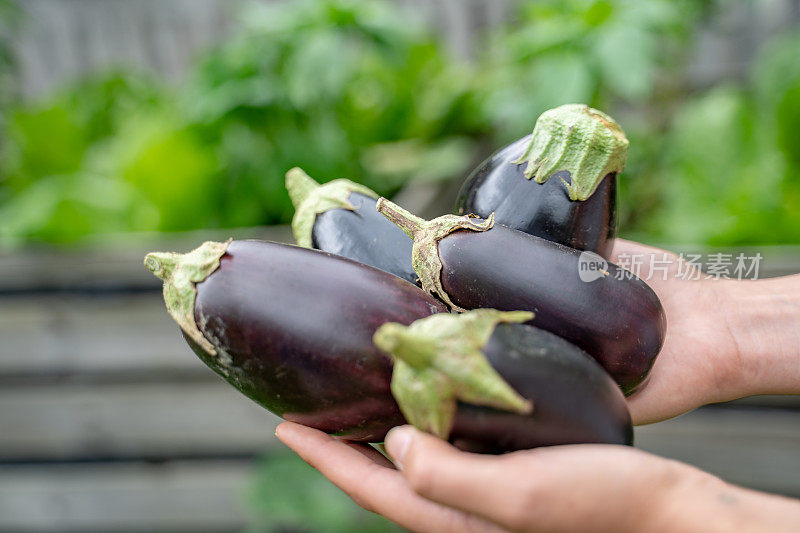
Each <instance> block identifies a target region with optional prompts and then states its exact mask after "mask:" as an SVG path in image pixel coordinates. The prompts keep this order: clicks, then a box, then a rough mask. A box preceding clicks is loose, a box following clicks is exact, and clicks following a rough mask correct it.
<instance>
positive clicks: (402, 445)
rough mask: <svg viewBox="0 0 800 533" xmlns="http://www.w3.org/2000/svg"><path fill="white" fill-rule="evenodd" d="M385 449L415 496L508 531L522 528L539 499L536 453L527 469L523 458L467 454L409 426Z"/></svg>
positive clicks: (399, 430)
mask: <svg viewBox="0 0 800 533" xmlns="http://www.w3.org/2000/svg"><path fill="white" fill-rule="evenodd" d="M386 448H387V450H388V452H389V455H390V456H391V457H392V458H393V459H394V460H395V463H396V464H398V466H399V468H400V470H401V472H402V473H403V476H404V477H405V478H406V479H407V480H408V483H409V485H410V486H411V488H412V489H413V490H414V492H416V493H417V494H419V495H420V496H423V497H425V498H427V499H429V500H433V501H435V502H438V503H440V504H442V505H446V506H449V507H453V508H456V509H460V510H462V511H465V512H470V513H474V514H476V515H479V516H482V517H483V518H485V519H487V520H490V521H492V522H495V523H498V524H500V525H501V526H504V527H506V528H509V529H514V530H515V529H520V528H521V527H522V523H523V521H526V520H529V518H530V516H531V514H532V513H535V512H536V511H535V509H534V507H535V505H536V502H537V501H540V500H541V499H540V498H539V497H538V494H536V492H537V491H538V490H539V487H541V486H543V485H544V484H543V483H540V482H538V480H537V479H536V478H537V476H538V475H539V472H537V468H536V466H537V465H536V462H535V461H534V459H533V458H534V456H535V454H536V453H537V452H536V451H529V452H526V456H525V458H524V460H525V464H522V462H521V461H520V459H521V456H520V455H519V454H508V455H505V456H485V455H479V454H472V453H466V452H462V451H460V450H457V449H456V448H454V447H453V446H451V445H450V444H448V443H446V442H444V441H442V440H440V439H438V438H436V437H433V436H431V435H428V434H426V433H423V432H421V431H417V430H415V429H414V428H412V427H411V426H403V427H400V428H395V429H393V430H392V431H390V432H389V435H387V437H386ZM529 461H530V462H529ZM514 463H516V464H514ZM531 480H533V482H531Z"/></svg>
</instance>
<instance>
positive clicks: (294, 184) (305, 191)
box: [286, 167, 320, 209]
mask: <svg viewBox="0 0 800 533" xmlns="http://www.w3.org/2000/svg"><path fill="white" fill-rule="evenodd" d="M319 187H320V185H319V183H317V182H316V181H315V180H314V178H312V177H311V176H309V175H308V174H306V172H305V170H303V169H302V168H300V167H294V168H292V169H290V170H289V172H287V173H286V190H287V191H288V192H289V198H291V200H292V205H293V206H294V208H295V209H297V208H298V207H299V206H300V204H302V203H303V200H305V199H306V198H308V197H309V196H310V195H311V193H312V192H314V190H316V189H318V188H319Z"/></svg>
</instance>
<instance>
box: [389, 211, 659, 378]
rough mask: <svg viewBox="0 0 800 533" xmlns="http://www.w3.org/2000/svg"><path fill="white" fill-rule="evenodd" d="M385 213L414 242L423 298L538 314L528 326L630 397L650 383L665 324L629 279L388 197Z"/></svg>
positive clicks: (515, 235)
mask: <svg viewBox="0 0 800 533" xmlns="http://www.w3.org/2000/svg"><path fill="white" fill-rule="evenodd" d="M378 210H379V211H381V212H382V213H383V214H384V215H385V216H387V218H389V219H390V220H392V221H393V222H395V223H396V224H398V225H399V226H400V227H401V228H403V229H404V231H406V232H407V233H408V234H409V235H411V236H412V238H413V239H414V240H415V244H414V248H413V254H414V264H415V266H416V270H417V275H419V277H420V280H421V283H422V287H423V289H425V290H426V291H429V292H431V293H433V294H435V295H437V296H438V297H439V298H440V299H441V300H442V301H444V302H445V303H447V304H448V305H450V306H451V307H452V308H454V309H477V308H494V309H500V310H508V311H512V310H527V311H532V312H534V313H536V316H535V318H534V319H533V320H532V321H531V322H530V324H532V325H534V326H537V327H539V328H541V329H544V330H546V331H550V332H552V333H555V334H556V335H558V336H559V337H562V338H563V339H565V340H567V341H569V342H571V343H572V344H575V345H576V346H578V347H579V348H581V349H583V350H584V351H586V352H587V353H588V354H589V355H591V356H592V357H594V358H595V359H596V360H597V361H598V362H599V363H600V364H601V365H602V366H603V368H605V369H606V371H608V373H609V374H611V376H612V377H613V378H614V380H615V381H616V382H617V383H618V384H619V386H620V387H621V388H622V390H623V392H625V393H626V394H630V393H632V392H633V391H634V390H635V389H636V388H637V387H638V386H639V385H640V384H641V383H642V382H643V380H644V379H645V378H646V376H647V374H648V372H649V371H650V368H651V367H652V366H653V363H654V362H655V358H656V356H657V355H658V352H659V351H660V350H661V346H662V344H663V343H664V336H665V333H666V319H665V316H664V310H663V308H662V306H661V302H660V301H659V299H658V297H657V296H656V294H655V293H654V292H653V291H652V289H650V287H649V286H648V285H647V284H646V283H644V282H643V281H642V280H641V279H639V278H638V277H636V276H634V275H633V274H632V273H630V272H629V271H627V270H625V269H623V268H621V267H618V266H617V265H615V264H613V263H610V262H607V261H605V260H604V259H603V258H601V257H600V256H599V255H597V254H594V253H591V252H580V251H578V250H575V249H573V248H569V247H567V246H563V245H560V244H557V243H554V242H550V241H548V240H545V239H541V238H538V237H534V236H532V235H528V234H526V233H523V232H521V231H516V230H513V229H510V228H507V227H505V226H502V225H500V224H494V221H493V219H492V217H490V218H489V219H487V220H483V221H480V220H478V219H474V218H470V217H459V216H455V215H445V216H443V217H439V218H437V219H434V220H431V221H425V220H423V219H420V218H419V217H416V216H414V215H412V214H411V213H408V212H407V211H405V210H404V209H402V208H400V207H399V206H396V205H394V204H392V203H391V202H389V201H387V200H385V199H383V198H381V199H380V200H379V201H378Z"/></svg>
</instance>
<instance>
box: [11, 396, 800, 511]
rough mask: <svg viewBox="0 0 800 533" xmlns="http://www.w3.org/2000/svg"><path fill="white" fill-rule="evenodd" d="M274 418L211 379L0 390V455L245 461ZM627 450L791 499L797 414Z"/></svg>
mask: <svg viewBox="0 0 800 533" xmlns="http://www.w3.org/2000/svg"><path fill="white" fill-rule="evenodd" d="M276 422H277V418H276V417H274V416H272V415H270V414H269V413H268V412H266V411H265V410H263V409H262V408H260V407H258V406H257V405H255V404H254V403H252V402H250V401H249V400H247V399H245V398H244V397H242V396H241V395H240V394H239V393H237V392H236V391H234V390H233V389H232V388H230V387H229V386H228V385H226V384H225V383H223V382H222V381H221V380H219V381H218V382H211V383H150V384H136V383H131V384H114V385H104V386H103V385H96V386H85V385H70V384H56V385H50V386H47V387H22V388H18V387H5V388H4V389H3V390H2V391H0V427H2V428H13V431H4V432H2V433H0V458H2V459H5V460H17V461H20V460H43V459H74V458H87V457H149V458H158V457H168V456H196V455H215V454H222V455H231V454H240V455H248V454H255V453H258V452H259V451H261V450H263V449H264V448H265V447H267V446H269V445H270V444H271V443H274V442H275V441H274V437H273V430H274V426H275V424H276ZM636 437H637V446H639V447H641V448H643V449H645V450H648V451H652V452H654V453H658V454H660V455H664V456H667V457H673V458H675V459H679V460H682V461H686V462H689V463H691V464H695V465H697V466H699V467H701V468H703V469H706V470H709V471H711V472H713V473H715V474H718V475H720V476H722V477H724V478H725V479H728V480H730V481H732V482H735V483H740V484H743V485H746V486H749V487H753V488H758V489H763V490H769V491H773V492H780V493H784V494H790V495H795V496H800V412H798V411H792V410H786V409H745V408H740V409H734V408H730V409H720V408H705V409H700V410H698V411H696V412H694V413H690V414H687V415H684V416H682V417H679V418H677V419H674V420H671V421H667V422H663V423H660V424H655V425H652V426H645V427H640V428H637V430H636Z"/></svg>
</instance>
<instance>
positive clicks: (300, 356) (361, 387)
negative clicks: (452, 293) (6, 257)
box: [145, 241, 445, 441]
mask: <svg viewBox="0 0 800 533" xmlns="http://www.w3.org/2000/svg"><path fill="white" fill-rule="evenodd" d="M145 264H146V266H147V268H149V269H150V270H151V271H153V272H154V273H155V274H156V275H157V276H158V277H160V278H162V279H164V299H165V302H166V303H167V308H168V309H169V310H170V313H171V314H172V316H173V318H175V320H176V321H177V322H178V324H179V325H180V326H181V328H182V329H183V331H184V336H185V337H186V340H187V342H188V343H189V345H190V346H191V347H192V349H193V350H194V352H195V353H196V354H197V355H198V356H199V357H200V359H201V360H202V361H203V362H204V363H206V364H207V365H208V366H209V367H211V369H212V370H214V371H215V372H216V373H217V374H219V375H220V376H222V377H223V378H224V379H225V380H227V381H228V382H229V383H230V384H231V385H233V386H234V387H236V388H237V389H239V390H240V391H241V392H243V393H244V394H245V395H247V396H248V397H250V398H251V399H253V400H255V401H256V402H257V403H259V404H261V405H262V406H264V407H266V408H267V409H269V410H270V411H272V412H273V413H275V414H277V415H279V416H281V417H283V418H285V419H286V420H291V421H294V422H298V423H301V424H305V425H307V426H311V427H314V428H317V429H320V430H323V431H325V432H327V433H333V434H336V435H341V436H343V437H346V438H348V439H351V440H358V441H380V440H382V439H383V436H384V435H385V433H386V432H387V431H388V430H389V429H390V428H392V427H394V426H396V425H399V424H402V423H403V417H402V415H401V414H400V411H399V410H398V408H397V405H396V403H395V402H394V400H393V398H392V396H391V394H390V391H389V380H390V376H391V372H392V364H391V361H390V360H389V359H388V358H387V357H386V356H385V355H382V354H381V352H379V351H378V349H377V348H376V347H375V346H374V345H373V343H372V336H373V334H374V333H375V330H376V329H377V328H378V326H380V325H381V324H383V323H384V322H399V323H402V324H410V323H411V322H413V321H414V320H417V319H419V318H422V317H425V316H428V315H430V314H432V313H438V312H442V311H444V310H445V308H444V307H443V306H442V304H441V303H439V302H437V301H436V300H435V299H433V298H432V297H430V296H429V295H427V294H425V293H424V292H422V291H421V290H420V289H419V288H418V287H416V286H414V285H412V284H411V283H408V282H406V281H404V280H402V279H400V278H398V277H397V276H394V275H391V274H388V273H386V272H383V271H381V270H378V269H375V268H372V267H369V266H366V265H362V264H360V263H356V262H354V261H351V260H349V259H345V258H342V257H337V256H335V255H332V254H329V253H325V252H320V251H316V250H310V249H306V248H301V247H299V246H292V245H285V244H278V243H271V242H259V241H233V242H230V243H205V244H203V245H202V246H201V247H200V248H198V249H196V250H195V251H193V252H190V253H188V254H171V253H153V254H149V255H148V256H147V258H146V260H145Z"/></svg>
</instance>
